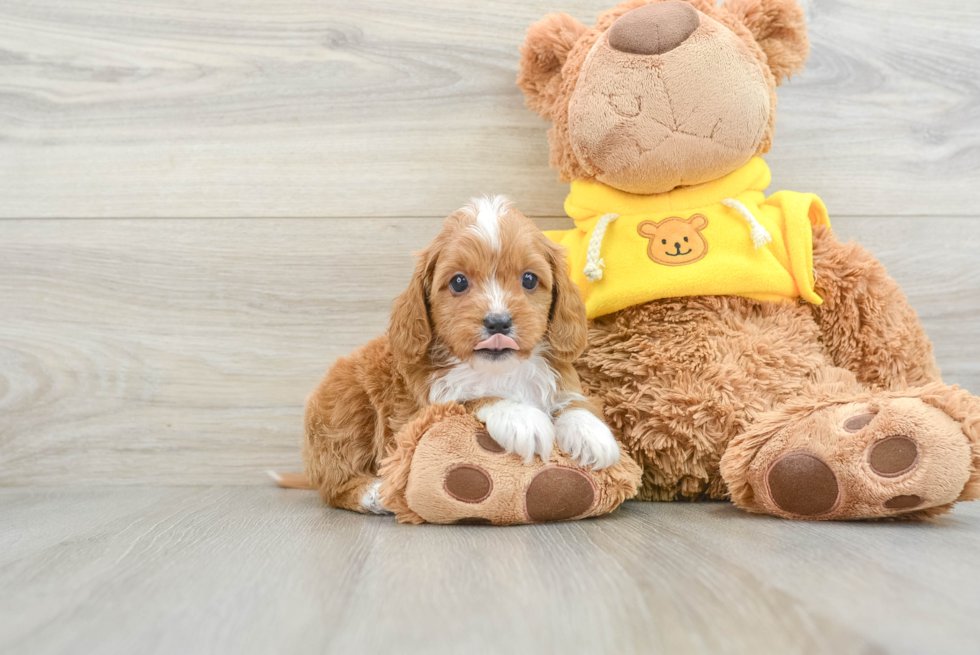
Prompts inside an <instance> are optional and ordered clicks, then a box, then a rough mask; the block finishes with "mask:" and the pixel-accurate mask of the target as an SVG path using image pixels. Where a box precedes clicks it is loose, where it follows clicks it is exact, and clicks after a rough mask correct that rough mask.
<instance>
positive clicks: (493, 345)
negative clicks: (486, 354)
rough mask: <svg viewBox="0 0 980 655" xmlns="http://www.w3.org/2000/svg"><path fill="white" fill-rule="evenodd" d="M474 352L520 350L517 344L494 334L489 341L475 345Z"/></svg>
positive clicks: (508, 338)
mask: <svg viewBox="0 0 980 655" xmlns="http://www.w3.org/2000/svg"><path fill="white" fill-rule="evenodd" d="M474 350H520V347H519V346H518V345H517V342H516V341H514V340H513V339H511V338H510V337H505V336H504V335H502V334H495V335H493V336H492V337H490V338H489V339H486V340H484V341H481V342H480V343H478V344H476V348H474Z"/></svg>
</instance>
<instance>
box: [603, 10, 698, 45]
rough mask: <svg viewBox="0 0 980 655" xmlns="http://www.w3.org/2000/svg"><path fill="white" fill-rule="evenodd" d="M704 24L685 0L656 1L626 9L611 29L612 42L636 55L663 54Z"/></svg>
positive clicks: (610, 37) (611, 43)
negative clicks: (627, 10)
mask: <svg viewBox="0 0 980 655" xmlns="http://www.w3.org/2000/svg"><path fill="white" fill-rule="evenodd" d="M700 24H701V17H700V15H699V14H698V10H697V9H695V8H694V7H692V6H691V5H690V4H688V3H687V2H684V1H683V0H665V1H664V2H653V3H651V4H648V5H643V6H642V7H637V8H636V9H634V10H632V11H629V12H626V13H625V14H623V15H622V16H620V17H619V18H617V19H616V22H615V23H613V26H612V27H611V28H610V29H609V45H611V46H612V47H613V48H615V49H616V50H619V51H620V52H628V53H631V54H634V55H662V54H664V53H665V52H670V51H671V50H673V49H674V48H676V47H677V46H679V45H680V44H682V43H684V42H685V41H687V37H689V36H691V34H693V33H694V30H696V29H698V26H699V25H700Z"/></svg>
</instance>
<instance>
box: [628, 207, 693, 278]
mask: <svg viewBox="0 0 980 655" xmlns="http://www.w3.org/2000/svg"><path fill="white" fill-rule="evenodd" d="M707 226H708V218H707V217H706V216H704V215H703V214H695V215H694V216H692V217H691V218H689V219H687V220H686V221H685V220H684V219H683V218H677V217H672V218H665V219H664V220H662V221H660V222H659V223H654V222H653V221H643V222H642V223H640V225H639V226H638V227H637V228H636V231H637V232H638V233H639V234H640V236H641V237H643V238H645V239H649V240H650V243H649V244H647V257H649V258H650V259H652V260H653V261H655V262H656V263H658V264H663V265H664V266H684V265H686V264H693V263H694V262H696V261H700V260H701V259H702V258H703V257H704V256H705V255H707V254H708V241H707V240H706V239H705V238H704V235H702V234H701V230H703V229H704V228H706V227H707Z"/></svg>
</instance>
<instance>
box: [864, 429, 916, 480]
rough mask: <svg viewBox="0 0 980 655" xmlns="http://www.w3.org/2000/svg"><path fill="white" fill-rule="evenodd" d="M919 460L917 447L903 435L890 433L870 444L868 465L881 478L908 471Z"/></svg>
mask: <svg viewBox="0 0 980 655" xmlns="http://www.w3.org/2000/svg"><path fill="white" fill-rule="evenodd" d="M918 462H919V447H918V446H917V445H915V442H914V441H912V440H911V439H909V438H908V437H906V436H904V435H892V436H890V437H885V438H884V439H880V440H879V441H876V442H875V443H874V444H872V446H871V449H870V451H869V452H868V466H870V467H871V470H872V471H874V472H875V473H876V474H878V475H880V476H881V477H883V478H895V477H898V476H900V475H903V474H905V473H908V472H909V471H911V470H912V469H913V468H915V465H916V464H918Z"/></svg>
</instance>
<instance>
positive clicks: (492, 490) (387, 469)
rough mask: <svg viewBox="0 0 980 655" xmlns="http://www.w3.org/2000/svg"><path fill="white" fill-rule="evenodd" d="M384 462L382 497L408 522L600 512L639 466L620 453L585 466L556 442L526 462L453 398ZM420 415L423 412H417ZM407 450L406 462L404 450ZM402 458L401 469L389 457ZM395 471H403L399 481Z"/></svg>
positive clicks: (632, 484)
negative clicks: (612, 460) (605, 462)
mask: <svg viewBox="0 0 980 655" xmlns="http://www.w3.org/2000/svg"><path fill="white" fill-rule="evenodd" d="M437 411H438V415H434V416H432V417H430V418H429V420H428V424H427V425H423V426H421V427H420V428H419V430H417V431H418V432H419V434H418V435H417V438H415V439H414V441H411V440H409V439H407V438H405V439H403V440H402V442H401V443H400V444H399V450H400V451H402V452H401V453H395V454H394V455H393V456H392V458H391V459H390V460H389V463H387V464H386V465H385V466H383V468H382V477H388V478H389V479H390V480H391V482H389V483H388V484H386V486H385V487H384V488H383V489H382V494H385V493H387V494H388V496H386V497H385V499H384V502H385V505H386V506H389V507H391V508H392V509H393V510H394V511H395V513H396V515H397V516H398V518H399V520H401V521H411V522H414V523H421V522H429V523H456V524H469V525H480V524H485V525H488V524H493V525H513V524H521V523H544V522H549V521H568V520H574V519H579V518H585V517H588V516H597V515H599V514H606V513H608V512H610V511H612V510H613V509H615V508H616V507H617V506H618V505H619V504H620V503H622V502H623V500H625V499H626V498H629V497H631V496H632V495H633V494H635V492H636V488H637V486H638V484H639V480H640V469H639V467H638V466H637V465H636V463H635V462H633V460H631V459H630V458H629V457H628V456H626V455H624V456H623V457H622V459H621V460H620V462H619V463H617V464H615V465H614V466H611V467H609V468H607V469H603V470H601V471H593V470H591V469H587V468H583V467H581V466H578V465H577V464H576V463H575V462H573V461H572V460H571V459H570V458H569V457H568V456H567V455H565V454H564V453H561V452H559V451H558V450H557V449H556V450H555V451H554V452H553V453H552V455H551V457H550V458H549V460H548V461H547V462H545V461H542V460H541V458H539V457H536V458H535V460H534V462H532V463H531V464H525V463H524V460H523V459H522V458H521V457H519V456H517V455H512V454H507V453H505V452H504V449H503V448H501V447H500V445H499V444H497V442H496V441H494V440H493V439H492V438H491V437H490V435H489V434H488V433H487V432H486V429H485V427H484V426H483V424H482V423H480V422H479V421H478V420H477V419H476V418H475V417H473V416H472V415H471V414H467V413H466V412H465V411H463V410H462V408H460V407H458V406H450V407H446V408H443V409H441V410H437ZM422 420H425V417H423V419H422ZM409 456H410V463H409V462H408V460H406V459H405V458H406V457H409ZM399 458H400V459H401V461H402V468H403V470H404V475H399V474H398V472H397V470H396V466H395V464H396V463H397V462H398V461H399ZM396 479H402V480H403V484H402V485H399V484H397V483H396V482H395V480H396Z"/></svg>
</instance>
